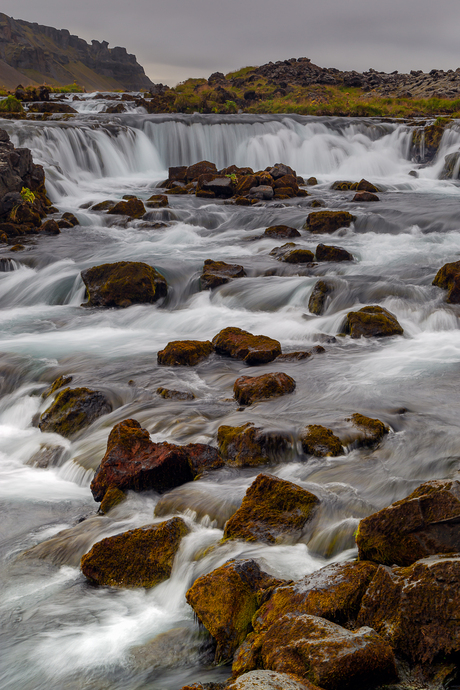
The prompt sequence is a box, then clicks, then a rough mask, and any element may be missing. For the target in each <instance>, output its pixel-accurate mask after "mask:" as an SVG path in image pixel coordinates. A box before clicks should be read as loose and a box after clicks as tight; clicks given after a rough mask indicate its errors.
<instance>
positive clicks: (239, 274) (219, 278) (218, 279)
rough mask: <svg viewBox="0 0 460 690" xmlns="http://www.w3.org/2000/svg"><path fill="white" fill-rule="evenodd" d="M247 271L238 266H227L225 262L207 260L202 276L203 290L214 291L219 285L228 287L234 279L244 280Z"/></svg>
mask: <svg viewBox="0 0 460 690" xmlns="http://www.w3.org/2000/svg"><path fill="white" fill-rule="evenodd" d="M245 275H246V271H245V270H244V268H243V266H239V265H238V264H227V263H225V261H213V260H212V259H206V261H205V262H204V266H203V273H202V274H201V276H200V284H201V289H202V290H212V288H215V287H219V285H226V284H227V283H229V282H230V281H231V280H233V278H244V276H245Z"/></svg>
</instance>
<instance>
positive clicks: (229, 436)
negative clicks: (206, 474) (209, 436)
mask: <svg viewBox="0 0 460 690" xmlns="http://www.w3.org/2000/svg"><path fill="white" fill-rule="evenodd" d="M217 445H218V447H219V453H220V455H221V457H222V458H223V459H224V460H225V462H226V463H227V465H231V466H233V467H256V466H257V465H264V464H266V463H268V462H271V461H273V460H274V459H275V458H276V457H277V456H279V455H282V454H283V453H285V452H286V451H287V450H288V448H289V447H290V445H291V443H290V440H289V438H288V436H287V435H286V434H281V433H276V432H273V431H264V430H263V429H259V428H258V427H255V426H254V424H252V422H247V423H246V424H243V425H242V426H220V427H219V428H218V430H217Z"/></svg>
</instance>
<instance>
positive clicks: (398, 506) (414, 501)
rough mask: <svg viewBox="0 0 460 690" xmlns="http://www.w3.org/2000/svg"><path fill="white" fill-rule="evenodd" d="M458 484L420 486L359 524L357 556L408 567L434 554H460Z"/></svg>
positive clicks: (459, 498)
mask: <svg viewBox="0 0 460 690" xmlns="http://www.w3.org/2000/svg"><path fill="white" fill-rule="evenodd" d="M459 524H460V482H458V481H455V480H443V481H441V480H439V481H431V482H425V483H424V484H421V485H420V486H419V487H418V488H417V489H415V491H413V492H412V493H411V494H410V495H409V496H407V497H406V498H403V499H402V500H401V501H396V503H393V504H392V505H391V506H389V507H388V508H384V509H383V510H380V511H378V512H377V513H374V514H373V515H369V517H366V518H364V519H363V520H361V522H360V523H359V528H358V533H357V536H356V543H357V545H358V549H359V557H360V558H361V559H364V560H369V561H375V562H376V563H382V564H383V565H393V564H396V565H400V566H409V565H411V564H412V563H414V562H415V561H417V560H419V559H420V558H426V557H427V556H431V555H434V554H443V553H453V552H460V528H459Z"/></svg>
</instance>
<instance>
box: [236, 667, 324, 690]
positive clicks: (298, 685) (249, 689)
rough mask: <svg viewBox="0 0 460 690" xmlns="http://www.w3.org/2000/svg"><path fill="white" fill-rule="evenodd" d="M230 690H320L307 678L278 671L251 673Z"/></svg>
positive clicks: (238, 680)
mask: <svg viewBox="0 0 460 690" xmlns="http://www.w3.org/2000/svg"><path fill="white" fill-rule="evenodd" d="M227 688H228V690H320V689H319V688H318V686H316V685H313V683H310V682H309V681H308V680H306V679H305V678H298V677H297V676H295V675H293V674H292V673H278V672H277V671H261V670H257V671H249V672H248V673H243V675H242V676H239V678H237V679H236V680H235V681H233V683H231V684H230V685H228V686H227Z"/></svg>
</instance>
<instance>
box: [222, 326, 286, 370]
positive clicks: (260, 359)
mask: <svg viewBox="0 0 460 690" xmlns="http://www.w3.org/2000/svg"><path fill="white" fill-rule="evenodd" d="M212 344H213V346H214V349H215V351H216V352H217V354H219V355H227V356H228V357H232V359H241V360H243V362H245V363H246V364H249V365H251V366H253V365H256V364H266V363H267V362H272V361H273V360H274V359H275V358H276V357H278V355H280V354H281V345H280V343H279V342H278V340H274V339H273V338H269V337H268V336H266V335H253V334H252V333H248V331H243V330H242V329H241V328H236V327H232V326H230V327H229V328H224V329H223V330H222V331H220V332H219V333H218V334H217V335H215V336H214V338H213V339H212Z"/></svg>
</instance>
